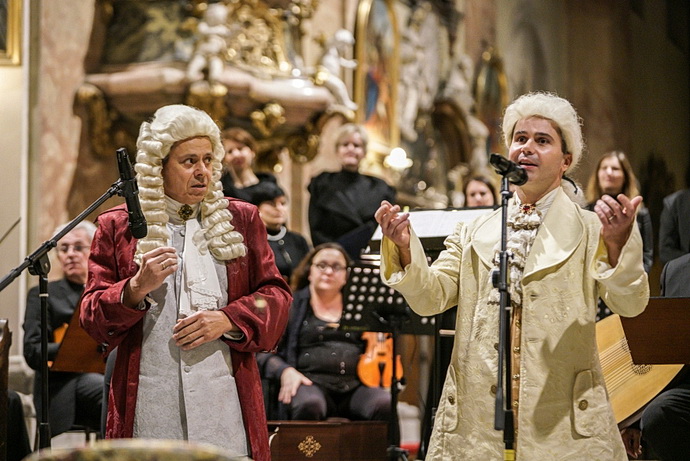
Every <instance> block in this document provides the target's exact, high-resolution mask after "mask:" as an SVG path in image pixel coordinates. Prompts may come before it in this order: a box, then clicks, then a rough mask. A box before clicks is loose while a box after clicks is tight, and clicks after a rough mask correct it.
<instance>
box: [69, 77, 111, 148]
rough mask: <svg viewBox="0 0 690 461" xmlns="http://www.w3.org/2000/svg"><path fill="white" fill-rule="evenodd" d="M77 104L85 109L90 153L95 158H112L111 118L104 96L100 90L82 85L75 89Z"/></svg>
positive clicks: (90, 85) (86, 84)
mask: <svg viewBox="0 0 690 461" xmlns="http://www.w3.org/2000/svg"><path fill="white" fill-rule="evenodd" d="M76 100H77V103H78V104H80V105H82V106H83V107H84V108H85V109H86V117H85V119H84V120H85V121H87V123H88V127H87V129H88V131H89V136H88V138H89V140H90V142H91V152H92V153H93V155H94V157H96V158H108V157H112V155H113V154H112V144H113V143H112V139H111V136H110V133H111V132H112V126H113V116H112V115H111V114H110V111H109V109H108V104H107V103H106V101H105V96H104V95H103V92H102V91H101V89H100V88H98V87H97V86H95V85H92V84H90V83H82V84H81V85H80V86H79V88H78V89H77V94H76Z"/></svg>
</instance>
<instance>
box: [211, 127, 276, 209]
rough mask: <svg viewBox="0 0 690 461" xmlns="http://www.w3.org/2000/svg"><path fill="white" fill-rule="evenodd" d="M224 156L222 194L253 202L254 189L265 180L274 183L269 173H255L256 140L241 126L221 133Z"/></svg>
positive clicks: (273, 178)
mask: <svg viewBox="0 0 690 461" xmlns="http://www.w3.org/2000/svg"><path fill="white" fill-rule="evenodd" d="M221 135H222V137H223V147H224V148H225V158H224V159H223V176H221V178H220V181H221V183H222V184H223V195H225V196H226V197H234V198H239V199H242V200H244V201H246V202H250V203H253V202H254V200H253V195H254V193H255V191H256V189H257V188H258V187H259V186H260V185H261V184H263V183H265V182H270V183H274V184H275V183H276V177H275V176H273V175H272V174H271V173H262V172H258V173H255V172H254V170H253V165H254V159H255V158H256V140H255V139H254V137H253V136H252V135H251V134H249V133H248V132H247V131H245V130H243V129H242V128H228V129H226V130H223V132H222V133H221Z"/></svg>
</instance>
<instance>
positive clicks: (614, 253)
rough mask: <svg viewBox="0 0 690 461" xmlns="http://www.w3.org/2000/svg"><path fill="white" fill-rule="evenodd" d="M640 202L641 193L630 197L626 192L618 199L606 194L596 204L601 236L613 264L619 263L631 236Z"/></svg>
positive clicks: (595, 209) (619, 195) (595, 208)
mask: <svg viewBox="0 0 690 461" xmlns="http://www.w3.org/2000/svg"><path fill="white" fill-rule="evenodd" d="M640 203H642V197H641V196H639V195H638V196H637V197H635V198H633V199H629V198H628V197H626V196H625V195H624V194H618V196H617V197H616V199H614V198H613V197H611V196H608V195H604V196H603V197H601V198H600V199H599V200H597V203H596V204H595V205H594V212H595V213H596V214H597V216H598V217H599V221H601V236H602V238H603V239H604V244H605V245H606V249H607V250H608V254H609V263H610V264H611V266H614V267H615V266H616V265H617V264H618V257H619V256H620V253H621V250H622V249H623V246H624V245H625V242H627V241H628V237H630V232H632V226H633V223H634V222H635V213H636V212H637V208H638V207H639V206H640Z"/></svg>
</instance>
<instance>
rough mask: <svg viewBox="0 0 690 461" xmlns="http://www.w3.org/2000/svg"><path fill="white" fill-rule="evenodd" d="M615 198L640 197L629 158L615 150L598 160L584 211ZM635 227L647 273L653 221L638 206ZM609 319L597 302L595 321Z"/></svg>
mask: <svg viewBox="0 0 690 461" xmlns="http://www.w3.org/2000/svg"><path fill="white" fill-rule="evenodd" d="M618 194H625V195H626V196H628V197H635V196H636V195H639V187H638V185H637V178H636V177H635V173H634V172H633V169H632V165H630V161H629V160H628V157H627V156H626V155H625V153H624V152H622V151H619V150H614V151H610V152H606V153H605V154H604V155H602V156H601V158H600V159H599V162H598V163H597V166H596V168H595V170H594V173H593V174H592V176H591V177H590V178H589V183H588V184H587V192H586V194H585V195H586V197H587V202H588V205H587V209H588V210H590V211H594V205H596V203H597V200H599V199H600V198H601V197H602V196H604V195H610V196H611V197H613V198H614V199H616V197H617V196H618ZM616 200H617V199H616ZM637 225H638V226H639V228H640V235H641V236H642V257H643V260H642V263H643V265H644V270H645V272H647V273H649V271H650V270H651V268H652V263H653V262H654V232H653V231H652V218H651V216H650V215H649V210H648V209H647V208H646V207H645V206H644V205H640V207H639V208H638V209H637ZM609 315H611V310H610V309H609V308H608V307H607V306H606V305H605V304H604V303H603V302H599V312H598V314H597V320H601V319H603V318H604V317H608V316H609Z"/></svg>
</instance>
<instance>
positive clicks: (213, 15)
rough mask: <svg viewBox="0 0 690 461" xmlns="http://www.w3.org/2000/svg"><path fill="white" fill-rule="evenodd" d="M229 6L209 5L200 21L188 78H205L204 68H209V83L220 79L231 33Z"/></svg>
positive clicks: (190, 79) (188, 68) (220, 4)
mask: <svg viewBox="0 0 690 461" xmlns="http://www.w3.org/2000/svg"><path fill="white" fill-rule="evenodd" d="M227 19H228V8H227V6H226V5H225V4H223V3H211V4H210V5H208V9H207V10H206V13H204V19H203V20H202V21H201V22H200V23H199V26H198V30H197V36H198V41H197V44H196V48H195V50H194V54H193V55H192V59H191V60H190V61H189V64H188V66H187V79H188V80H189V81H192V82H194V81H198V80H202V79H203V78H204V75H203V70H204V69H207V70H208V81H209V83H215V82H216V81H217V80H218V77H219V76H220V74H221V72H223V67H224V65H225V53H226V51H227V42H226V39H227V38H228V36H229V35H230V28H229V27H228V25H227Z"/></svg>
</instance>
